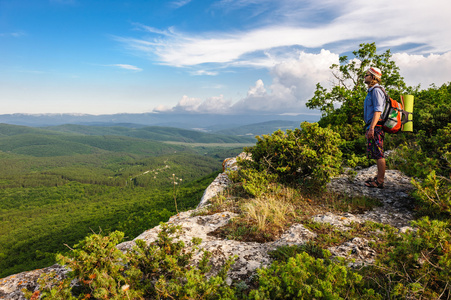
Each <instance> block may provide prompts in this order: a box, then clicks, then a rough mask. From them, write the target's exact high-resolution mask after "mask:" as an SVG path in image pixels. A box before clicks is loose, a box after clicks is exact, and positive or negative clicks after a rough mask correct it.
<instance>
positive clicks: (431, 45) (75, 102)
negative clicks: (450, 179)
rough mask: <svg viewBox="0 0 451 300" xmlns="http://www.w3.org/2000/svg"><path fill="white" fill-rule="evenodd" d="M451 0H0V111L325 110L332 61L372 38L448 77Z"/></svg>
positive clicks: (415, 67) (414, 80)
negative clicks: (317, 92)
mask: <svg viewBox="0 0 451 300" xmlns="http://www.w3.org/2000/svg"><path fill="white" fill-rule="evenodd" d="M450 11H451V1H449V0H429V1H424V0H422V1H418V0H397V1H392V0H380V1H377V2H370V1H361V0H217V1H213V0H211V1H207V0H175V1H161V0H159V1H157V0H148V1H142V0H134V1H131V0H130V1H118V0H111V1H103V0H0V114H9V113H33V114H35V113H88V114H113V113H144V112H152V111H153V112H165V113H175V112H189V113H224V114H227V113H228V114H250V113H255V114H260V113H262V114H265V113H280V114H283V113H290V114H300V113H307V114H317V112H315V111H310V110H308V109H307V108H305V102H306V101H307V100H308V99H309V98H310V97H312V95H313V92H314V89H315V85H316V83H317V82H321V83H323V84H326V85H327V83H328V82H330V80H331V78H332V77H331V75H332V74H331V73H330V70H329V66H330V65H331V64H333V63H338V57H339V56H340V55H343V54H348V53H350V51H353V50H357V49H358V45H359V44H360V43H365V42H376V44H377V46H378V51H379V52H382V51H385V50H386V49H388V48H390V49H391V50H392V53H393V59H394V60H395V61H396V63H397V64H398V66H399V67H400V69H401V75H402V76H403V77H404V78H405V80H406V82H407V83H408V84H409V85H417V84H421V85H422V86H423V87H428V86H429V85H430V84H431V83H436V84H438V85H440V84H443V83H446V82H449V81H451V33H450V31H449V29H450V27H451V21H450V19H449V12H450Z"/></svg>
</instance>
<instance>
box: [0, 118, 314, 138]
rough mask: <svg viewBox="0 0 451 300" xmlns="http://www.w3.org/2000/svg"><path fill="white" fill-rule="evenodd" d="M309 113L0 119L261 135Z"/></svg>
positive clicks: (41, 124) (5, 120)
mask: <svg viewBox="0 0 451 300" xmlns="http://www.w3.org/2000/svg"><path fill="white" fill-rule="evenodd" d="M318 119H319V116H312V115H297V116H291V115H213V114H162V113H143V114H127V113H123V114H113V115H88V114H4V115H0V123H6V124H12V125H24V126H30V127H48V126H58V125H64V124H75V125H89V126H102V127H108V126H120V127H129V128H142V127H147V126H162V127H175V128H181V129H187V130H197V131H203V132H210V133H218V134H225V135H250V136H252V135H261V134H265V133H271V132H273V131H274V130H277V129H279V128H281V129H287V128H293V127H298V126H299V124H300V123H301V122H303V121H309V122H315V121H317V120H318Z"/></svg>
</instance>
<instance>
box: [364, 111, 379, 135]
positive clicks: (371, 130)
mask: <svg viewBox="0 0 451 300" xmlns="http://www.w3.org/2000/svg"><path fill="white" fill-rule="evenodd" d="M381 114H382V112H381V111H375V112H374V115H373V119H372V120H371V124H370V128H369V129H368V131H367V132H366V137H367V138H368V139H372V138H374V127H376V125H377V122H378V121H379V119H380V117H381Z"/></svg>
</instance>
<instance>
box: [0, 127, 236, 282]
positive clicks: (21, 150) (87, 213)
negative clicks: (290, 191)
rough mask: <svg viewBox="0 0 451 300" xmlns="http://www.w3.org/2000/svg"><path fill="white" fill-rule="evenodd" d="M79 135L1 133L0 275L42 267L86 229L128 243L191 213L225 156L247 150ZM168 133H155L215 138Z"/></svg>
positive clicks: (22, 130)
mask: <svg viewBox="0 0 451 300" xmlns="http://www.w3.org/2000/svg"><path fill="white" fill-rule="evenodd" d="M68 127H69V128H70V127H71V126H68ZM75 127H76V128H79V127H77V126H75ZM81 128H82V129H83V130H84V131H85V134H82V133H80V132H76V130H74V131H73V132H58V131H54V130H47V129H43V128H32V127H25V126H17V125H6V124H0V166H1V168H0V222H1V227H0V258H1V259H0V276H6V275H9V274H11V273H15V272H19V271H24V270H29V269H32V268H38V267H43V266H46V265H48V264H49V263H52V262H54V259H55V254H56V252H59V251H66V250H67V248H66V247H65V246H64V244H65V243H71V244H73V243H76V242H77V241H79V240H80V239H82V238H83V237H85V236H86V235H87V234H89V233H91V232H92V230H96V231H98V230H102V232H110V231H113V230H116V229H119V230H122V231H124V232H126V234H127V235H128V236H130V237H131V236H134V235H137V234H139V233H140V232H141V231H142V230H144V229H145V228H146V227H147V226H155V225H157V224H158V223H159V222H160V221H165V220H167V218H169V216H171V215H173V214H174V213H176V211H177V209H188V208H190V207H191V208H192V207H194V206H195V205H197V202H198V201H199V199H200V197H201V195H202V192H203V190H204V189H205V187H206V186H207V185H208V184H209V182H211V180H212V176H214V175H215V172H216V171H218V170H219V169H220V168H221V162H222V160H223V159H224V157H226V156H229V155H231V154H233V153H235V154H236V153H238V152H240V151H241V149H242V146H241V147H240V146H239V145H243V144H240V143H236V139H231V140H232V141H234V143H233V144H228V143H224V141H223V142H222V143H214V144H212V143H202V144H201V145H202V146H199V145H198V144H193V145H192V146H188V145H189V144H192V143H184V142H178V143H177V145H176V144H168V143H167V142H160V141H155V140H151V139H146V138H138V137H131V136H126V135H103V133H106V132H104V131H102V130H100V131H99V127H91V126H82V127H81ZM127 130H129V128H125V129H123V131H127ZM167 130H168V131H167V132H166V133H165V129H164V128H159V131H158V134H159V135H160V138H161V139H164V140H168V139H171V138H172V137H173V136H176V135H179V137H181V135H182V134H187V135H189V136H187V138H186V139H185V140H186V141H188V140H189V141H196V140H197V141H207V142H208V141H209V139H210V138H211V137H210V136H208V135H205V134H200V135H197V133H196V132H192V131H179V130H172V129H170V128H168V129H167ZM120 131H121V128H120V127H115V128H114V131H111V132H109V133H111V134H112V133H117V132H120ZM86 132H90V134H86ZM143 132H144V133H146V132H148V131H143ZM94 133H96V134H99V135H94ZM193 133H194V134H193ZM174 139H177V138H174ZM215 141H217V140H215ZM209 145H211V146H209ZM218 145H220V146H218ZM175 184H177V189H176V191H175V190H174V185H175ZM174 197H177V204H178V208H177V207H175V203H174Z"/></svg>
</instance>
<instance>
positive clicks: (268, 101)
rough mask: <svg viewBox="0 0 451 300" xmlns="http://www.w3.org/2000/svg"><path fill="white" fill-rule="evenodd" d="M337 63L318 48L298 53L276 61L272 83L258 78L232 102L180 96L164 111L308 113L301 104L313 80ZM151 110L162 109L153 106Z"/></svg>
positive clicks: (310, 91)
mask: <svg viewBox="0 0 451 300" xmlns="http://www.w3.org/2000/svg"><path fill="white" fill-rule="evenodd" d="M334 63H338V54H334V53H331V52H330V51H326V50H322V51H321V52H320V53H319V54H311V53H305V52H300V53H298V56H297V57H293V58H291V59H288V60H286V61H283V62H281V63H279V64H277V65H276V66H275V67H274V68H273V69H272V70H271V75H272V84H271V85H270V86H269V87H266V86H265V84H264V82H263V80H261V79H259V80H257V81H256V82H255V85H254V86H251V87H250V88H249V90H248V92H247V96H246V97H244V98H243V99H240V100H239V101H237V102H236V103H232V102H231V101H228V100H226V99H224V96H222V95H221V96H218V97H210V98H207V99H206V100H202V99H200V98H189V97H188V96H183V98H182V99H181V100H180V101H179V103H178V104H177V105H176V106H175V107H173V108H172V109H171V110H167V109H166V110H165V111H166V112H169V111H171V112H191V113H218V114H230V113H232V114H245V113H256V114H258V113H280V114H282V113H287V112H289V113H293V114H300V113H312V111H310V110H308V109H307V108H306V107H305V103H306V101H307V100H308V99H309V98H311V97H312V96H313V92H314V90H315V86H316V83H317V82H322V83H323V84H326V85H327V81H328V80H329V78H330V76H331V72H330V69H329V66H330V65H332V64H334ZM155 111H162V110H161V109H155Z"/></svg>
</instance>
